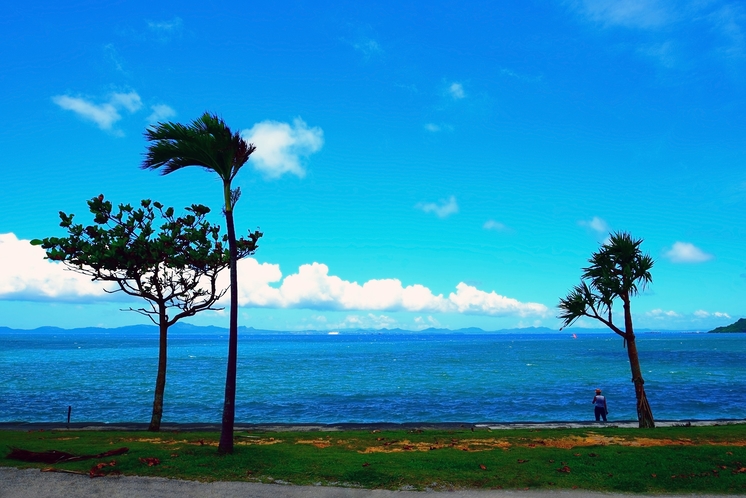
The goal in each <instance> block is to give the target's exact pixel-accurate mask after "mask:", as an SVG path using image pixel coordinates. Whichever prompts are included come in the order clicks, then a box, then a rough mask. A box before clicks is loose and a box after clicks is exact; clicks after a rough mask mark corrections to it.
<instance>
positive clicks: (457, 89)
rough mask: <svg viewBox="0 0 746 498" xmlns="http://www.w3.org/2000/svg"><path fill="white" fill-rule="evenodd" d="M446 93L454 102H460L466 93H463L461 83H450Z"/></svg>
mask: <svg viewBox="0 0 746 498" xmlns="http://www.w3.org/2000/svg"><path fill="white" fill-rule="evenodd" d="M448 93H450V94H451V97H453V98H454V99H455V100H461V99H463V98H464V97H466V93H464V85H462V84H461V83H451V86H449V87H448Z"/></svg>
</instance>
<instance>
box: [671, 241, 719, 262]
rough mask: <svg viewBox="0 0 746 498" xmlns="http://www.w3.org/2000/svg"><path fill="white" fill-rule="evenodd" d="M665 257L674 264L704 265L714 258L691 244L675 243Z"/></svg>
mask: <svg viewBox="0 0 746 498" xmlns="http://www.w3.org/2000/svg"><path fill="white" fill-rule="evenodd" d="M664 256H665V257H666V258H668V259H669V260H671V262H672V263H703V262H705V261H709V260H711V259H712V258H713V256H712V254H707V253H706V252H704V251H703V250H702V249H700V248H698V247H697V246H695V245H694V244H690V243H689V242H674V244H673V246H672V247H671V249H669V250H668V251H666V252H665V253H664Z"/></svg>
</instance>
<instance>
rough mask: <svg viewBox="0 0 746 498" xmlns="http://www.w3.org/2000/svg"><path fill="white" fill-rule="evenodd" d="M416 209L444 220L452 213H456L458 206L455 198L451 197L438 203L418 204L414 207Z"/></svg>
mask: <svg viewBox="0 0 746 498" xmlns="http://www.w3.org/2000/svg"><path fill="white" fill-rule="evenodd" d="M415 208H416V209H421V210H422V211H424V212H426V213H435V215H436V216H438V218H445V217H446V216H450V215H452V214H454V213H458V204H457V203H456V197H454V196H451V197H449V198H448V200H445V199H441V200H440V202H438V203H435V202H420V203H417V205H415Z"/></svg>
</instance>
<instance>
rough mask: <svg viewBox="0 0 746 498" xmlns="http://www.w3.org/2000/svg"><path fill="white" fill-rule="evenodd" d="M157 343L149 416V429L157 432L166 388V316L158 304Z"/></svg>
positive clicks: (164, 310)
mask: <svg viewBox="0 0 746 498" xmlns="http://www.w3.org/2000/svg"><path fill="white" fill-rule="evenodd" d="M158 319H159V324H158V328H159V332H160V338H159V344H158V375H157V376H156V378H155V395H154V399H153V415H152V416H151V418H150V426H149V427H148V430H149V431H154V432H157V431H159V430H161V418H162V417H163V392H164V391H165V389H166V358H167V354H166V345H167V344H168V342H167V340H168V318H167V317H166V307H165V305H163V304H160V305H159V310H158Z"/></svg>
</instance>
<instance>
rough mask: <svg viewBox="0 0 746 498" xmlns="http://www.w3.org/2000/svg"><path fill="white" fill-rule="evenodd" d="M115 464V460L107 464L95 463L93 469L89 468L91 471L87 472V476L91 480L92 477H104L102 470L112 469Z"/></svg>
mask: <svg viewBox="0 0 746 498" xmlns="http://www.w3.org/2000/svg"><path fill="white" fill-rule="evenodd" d="M116 464H117V462H116V460H112V461H111V462H109V463H106V462H101V463H97V464H96V465H94V466H93V467H91V470H89V471H88V475H89V476H90V478H91V479H93V478H94V477H104V476H105V475H106V474H104V471H103V468H104V467H113V466H115V465H116Z"/></svg>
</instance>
